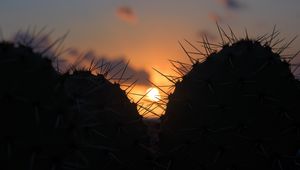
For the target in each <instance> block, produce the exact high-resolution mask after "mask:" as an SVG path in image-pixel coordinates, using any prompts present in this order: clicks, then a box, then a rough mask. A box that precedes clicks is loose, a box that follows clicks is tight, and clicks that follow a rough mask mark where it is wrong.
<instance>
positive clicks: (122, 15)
mask: <svg viewBox="0 0 300 170" xmlns="http://www.w3.org/2000/svg"><path fill="white" fill-rule="evenodd" d="M116 16H117V17H118V18H119V19H120V20H122V21H124V22H127V23H131V24H132V23H136V22H137V21H138V17H137V15H136V13H135V12H134V10H133V9H132V8H131V7H129V6H121V7H119V8H117V10H116Z"/></svg>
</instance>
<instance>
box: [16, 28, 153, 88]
mask: <svg viewBox="0 0 300 170" xmlns="http://www.w3.org/2000/svg"><path fill="white" fill-rule="evenodd" d="M11 41H12V42H14V43H15V44H22V45H26V46H29V47H32V48H33V50H34V51H35V52H43V51H44V50H45V49H48V48H49V46H52V44H53V41H52V40H51V38H50V35H49V34H42V33H41V34H40V35H38V36H37V35H36V34H34V33H33V32H28V31H19V32H18V33H16V34H15V35H13V36H12V38H11ZM55 50H56V46H53V48H50V49H49V50H47V52H46V53H45V55H46V56H48V57H49V58H51V59H55V62H56V61H59V65H60V68H59V70H60V71H62V72H64V71H66V70H68V69H69V68H70V67H71V66H72V65H74V64H75V65H76V67H75V68H78V69H80V68H88V67H89V65H90V63H91V62H92V61H93V59H95V60H99V61H100V62H102V61H103V63H106V65H110V67H115V68H114V69H112V70H111V71H110V72H109V74H108V75H107V78H111V77H114V79H117V78H119V77H121V75H122V71H123V69H125V67H126V65H127V60H126V59H125V57H118V58H117V59H110V57H107V56H99V55H97V54H96V52H94V51H93V50H89V51H86V52H81V51H80V50H79V49H78V48H75V47H72V48H68V49H65V51H66V53H64V54H62V55H60V56H58V57H57V58H56V57H55V58H54V57H53V56H55V54H56V53H57V51H55ZM57 59H58V60H57ZM53 61H54V60H53ZM53 64H55V65H54V66H55V67H56V63H53ZM100 64H101V63H100ZM120 70H121V71H120ZM122 77H123V78H129V77H131V79H129V80H128V81H126V83H132V82H134V81H135V80H138V81H137V82H136V83H137V84H139V85H149V82H148V80H149V79H150V75H149V73H148V72H147V71H146V70H143V69H136V68H134V67H132V66H131V65H130V64H129V65H128V66H127V68H126V71H125V72H124V74H123V76H122ZM112 81H113V80H112Z"/></svg>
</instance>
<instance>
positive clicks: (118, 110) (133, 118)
mask: <svg viewBox="0 0 300 170" xmlns="http://www.w3.org/2000/svg"><path fill="white" fill-rule="evenodd" d="M63 77H64V80H63V81H64V83H63V85H64V90H65V92H66V95H67V97H68V99H69V103H67V104H66V105H67V106H68V116H67V117H68V120H69V122H68V123H69V124H70V127H72V134H73V137H74V141H75V142H76V145H77V147H78V148H77V150H74V151H80V153H81V154H80V155H78V154H77V155H76V154H75V153H76V152H75V153H74V155H73V156H72V157H71V158H70V159H71V160H72V161H74V162H77V163H78V161H76V160H77V159H81V161H80V162H81V163H82V164H81V165H80V166H83V167H87V169H91V170H94V169H95V170H96V169H141V168H142V169H147V168H146V167H145V166H147V161H146V159H147V157H148V152H147V150H146V149H145V148H144V147H146V146H145V144H146V143H147V140H148V138H147V136H146V133H147V129H146V126H145V125H144V124H143V121H142V117H141V116H140V115H139V114H138V112H137V109H136V105H135V104H134V103H131V102H130V101H129V100H128V98H127V96H126V93H125V91H123V90H121V89H120V86H119V84H113V83H111V82H109V81H108V80H107V79H106V78H105V77H104V76H103V75H102V74H98V75H93V74H92V73H91V72H90V71H84V70H81V71H76V70H75V71H74V72H73V73H72V74H65V75H63ZM82 156H83V158H85V159H82ZM84 160H85V161H84Z"/></svg>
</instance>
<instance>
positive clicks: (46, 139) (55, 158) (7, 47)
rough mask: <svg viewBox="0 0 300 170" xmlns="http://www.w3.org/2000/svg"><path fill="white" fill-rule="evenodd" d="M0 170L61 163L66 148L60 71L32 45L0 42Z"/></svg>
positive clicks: (46, 169)
mask: <svg viewBox="0 0 300 170" xmlns="http://www.w3.org/2000/svg"><path fill="white" fill-rule="evenodd" d="M0 65H1V66H0V77H1V83H0V107H1V114H0V115H1V116H0V130H1V133H0V162H1V169H8V170H14V169H24V168H26V169H32V170H35V169H44V170H50V169H53V168H54V169H55V167H58V166H60V163H61V162H60V161H61V160H62V159H63V157H64V156H65V155H67V154H68V152H69V149H70V148H69V147H68V146H69V143H68V142H69V141H70V140H69V136H70V135H69V134H68V133H67V129H65V128H64V127H63V125H62V122H61V121H62V120H63V112H64V111H63V106H62V105H61V102H62V100H63V98H62V97H60V95H61V92H62V91H59V90H58V89H57V88H56V86H57V85H58V83H59V74H58V73H57V72H56V71H55V70H54V69H53V67H52V62H51V60H49V59H47V58H45V57H44V56H42V55H41V54H38V53H34V52H33V50H32V48H29V47H25V46H22V45H19V46H16V45H15V44H12V43H8V42H0Z"/></svg>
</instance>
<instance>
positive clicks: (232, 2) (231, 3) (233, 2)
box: [218, 0, 242, 10]
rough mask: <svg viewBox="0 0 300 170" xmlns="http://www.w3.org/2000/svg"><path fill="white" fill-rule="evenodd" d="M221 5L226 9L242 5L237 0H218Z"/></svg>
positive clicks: (237, 7) (238, 7)
mask: <svg viewBox="0 0 300 170" xmlns="http://www.w3.org/2000/svg"><path fill="white" fill-rule="evenodd" d="M218 1H219V2H220V3H221V4H222V5H223V6H225V7H226V8H228V9H231V10H234V9H240V8H241V7H242V5H241V4H240V2H239V1H238V0H218Z"/></svg>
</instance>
